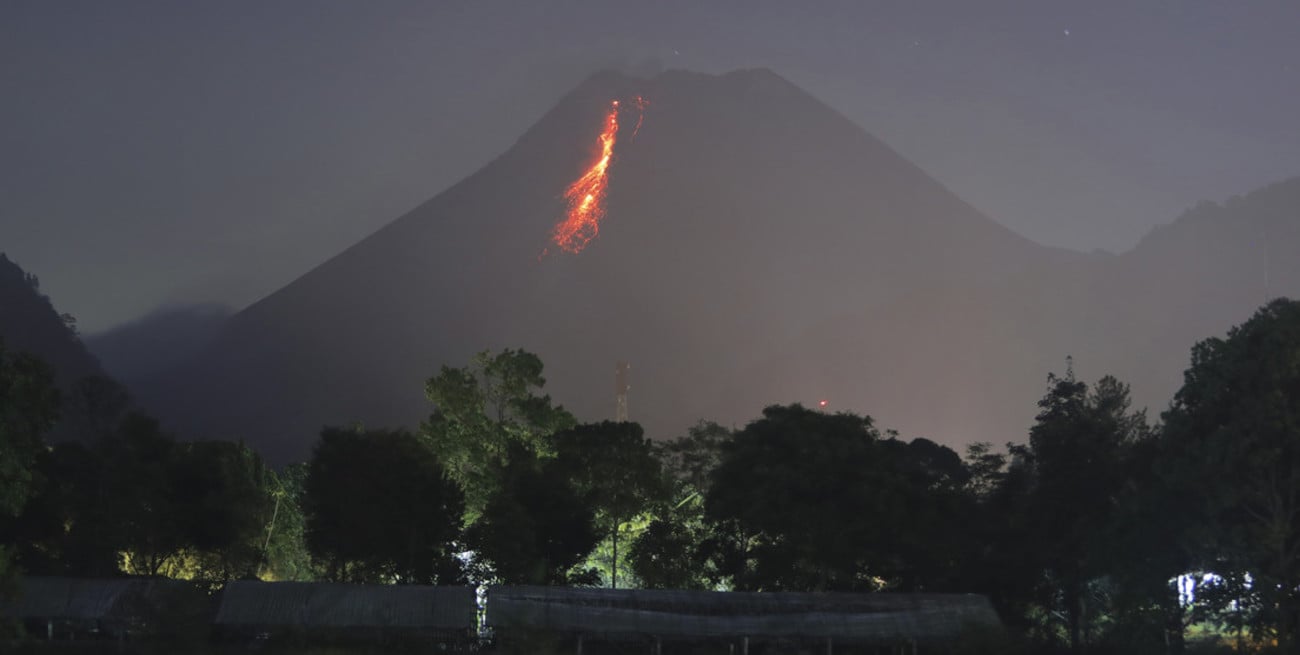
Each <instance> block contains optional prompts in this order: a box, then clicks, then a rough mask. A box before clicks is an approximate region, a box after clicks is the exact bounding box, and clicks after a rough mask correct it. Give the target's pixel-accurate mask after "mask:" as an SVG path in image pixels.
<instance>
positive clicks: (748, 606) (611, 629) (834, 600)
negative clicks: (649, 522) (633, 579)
mask: <svg viewBox="0 0 1300 655" xmlns="http://www.w3.org/2000/svg"><path fill="white" fill-rule="evenodd" d="M487 624H488V625H489V626H491V627H494V628H506V629H510V628H541V629H549V630H556V631H563V632H580V633H584V634H593V635H607V636H614V635H620V634H621V635H632V634H640V635H659V636H663V637H693V638H705V637H743V636H750V637H817V638H822V637H832V638H835V639H837V640H843V641H864V642H873V641H874V642H887V641H897V640H912V639H914V640H918V641H926V640H941V639H950V638H953V637H956V636H958V635H959V634H960V633H961V632H962V631H963V630H965V629H966V628H968V627H972V626H990V625H992V626H996V625H999V621H998V617H997V614H996V613H995V612H994V611H993V607H992V605H990V604H989V601H988V599H987V598H985V597H983V596H977V595H972V594H893V593H876V594H846V593H742V592H709V591H653V590H613V589H575V588H562V587H492V588H490V589H489V590H488V598H487Z"/></svg>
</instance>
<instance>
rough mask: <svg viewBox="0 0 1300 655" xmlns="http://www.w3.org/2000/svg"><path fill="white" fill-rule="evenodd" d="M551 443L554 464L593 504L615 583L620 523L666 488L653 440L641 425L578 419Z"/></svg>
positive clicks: (658, 497) (612, 583)
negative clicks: (607, 543) (609, 551)
mask: <svg viewBox="0 0 1300 655" xmlns="http://www.w3.org/2000/svg"><path fill="white" fill-rule="evenodd" d="M552 443H553V444H554V450H555V453H556V456H557V466H558V467H559V468H560V469H561V470H562V471H563V472H564V474H565V475H566V476H567V477H568V478H569V479H570V480H572V481H573V483H574V485H575V487H576V488H577V489H578V491H579V492H580V493H582V494H584V495H585V496H587V498H588V499H590V502H591V503H592V505H593V506H594V507H595V508H596V514H597V516H596V518H597V521H598V522H599V523H600V525H601V526H603V529H602V531H603V532H604V533H605V535H606V536H607V537H608V538H609V540H610V544H611V546H612V551H613V553H612V556H611V558H610V579H609V584H610V586H611V587H617V586H618V567H619V554H618V547H619V531H620V529H621V526H623V524H624V523H626V522H627V521H629V520H631V519H632V518H633V517H634V516H636V515H638V514H641V513H643V512H645V511H647V510H649V509H650V507H651V505H652V504H654V503H655V502H657V501H659V500H662V499H663V498H664V496H665V495H666V493H667V492H668V489H667V488H666V486H665V484H664V482H665V480H664V477H663V470H662V469H661V467H660V464H659V460H658V458H656V457H655V454H654V446H653V444H652V443H651V441H650V440H649V439H647V438H646V437H645V434H644V432H643V431H642V429H641V426H640V425H637V424H636V423H614V422H612V421H605V422H603V423H590V424H583V425H578V426H576V427H573V428H571V429H568V430H565V431H563V432H559V433H557V434H556V435H555V436H554V437H553V438H552Z"/></svg>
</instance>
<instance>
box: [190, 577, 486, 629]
mask: <svg viewBox="0 0 1300 655" xmlns="http://www.w3.org/2000/svg"><path fill="white" fill-rule="evenodd" d="M213 625H214V627H215V628H217V629H218V631H219V632H220V633H221V634H222V635H223V636H224V637H226V638H260V639H274V638H277V637H282V638H289V639H301V640H304V641H328V642H331V643H346V642H366V643H392V642H412V643H415V642H434V643H444V644H445V643H460V642H468V641H472V640H475V639H477V636H478V603H477V597H476V595H475V593H474V589H473V588H470V587H434V586H425V585H354V584H334V583H326V582H244V581H237V582H229V583H227V584H226V587H225V590H224V591H223V592H222V594H221V602H220V605H219V606H218V608H217V614H216V618H215V619H214V620H213Z"/></svg>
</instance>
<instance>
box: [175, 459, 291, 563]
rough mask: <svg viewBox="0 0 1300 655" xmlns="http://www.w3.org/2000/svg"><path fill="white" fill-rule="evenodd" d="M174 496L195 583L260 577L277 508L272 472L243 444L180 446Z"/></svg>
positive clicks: (176, 464)
mask: <svg viewBox="0 0 1300 655" xmlns="http://www.w3.org/2000/svg"><path fill="white" fill-rule="evenodd" d="M170 482H171V484H170V490H169V495H170V496H171V498H172V500H173V502H174V503H176V505H177V507H178V509H180V511H179V512H178V516H177V522H178V526H177V527H178V528H179V529H180V530H181V533H182V538H183V539H184V543H185V549H186V551H187V555H188V556H189V557H188V559H190V560H192V563H190V562H187V564H189V565H190V566H192V567H193V571H192V572H189V573H190V574H191V575H192V576H193V577H197V578H201V579H207V580H231V579H239V578H250V577H254V576H255V575H257V573H258V571H259V570H260V569H261V568H262V565H263V563H264V561H265V552H264V548H263V546H264V543H265V539H264V537H265V534H266V526H267V524H268V523H269V522H270V520H271V514H272V512H273V507H274V498H273V496H272V495H271V494H272V486H271V485H272V478H271V472H270V471H269V470H267V468H266V466H265V465H264V464H263V463H262V458H261V457H259V456H258V455H257V453H255V452H253V451H252V450H250V449H249V448H248V447H246V446H245V445H244V444H242V443H237V442H232V441H197V442H192V443H186V444H180V445H179V447H178V448H177V452H176V453H175V457H174V459H173V461H172V464H171V480H170Z"/></svg>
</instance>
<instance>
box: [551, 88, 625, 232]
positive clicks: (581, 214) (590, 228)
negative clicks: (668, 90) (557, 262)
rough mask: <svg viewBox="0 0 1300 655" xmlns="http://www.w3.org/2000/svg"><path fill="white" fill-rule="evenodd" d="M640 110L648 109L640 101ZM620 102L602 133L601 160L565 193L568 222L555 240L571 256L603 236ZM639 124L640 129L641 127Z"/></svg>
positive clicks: (613, 104) (612, 108) (559, 228)
mask: <svg viewBox="0 0 1300 655" xmlns="http://www.w3.org/2000/svg"><path fill="white" fill-rule="evenodd" d="M636 104H637V108H638V109H641V108H643V107H644V101H643V100H641V99H640V98H639V97H638V98H637V103H636ZM618 110H619V106H618V101H617V100H614V101H612V102H610V103H609V112H608V113H607V114H605V127H604V129H602V130H601V132H600V137H599V141H598V143H599V145H600V156H599V157H598V158H597V159H596V162H595V163H593V164H592V165H591V167H590V168H588V169H587V171H586V172H585V173H583V174H582V177H579V178H578V179H576V180H574V181H573V184H570V185H569V188H568V189H565V191H564V199H565V200H566V201H567V202H568V203H569V208H568V210H567V211H565V214H564V220H563V221H560V224H559V225H556V226H555V230H554V232H553V233H552V234H551V240H552V241H554V242H555V245H557V246H559V247H560V250H563V251H564V252H568V253H574V254H576V253H580V252H582V249H583V248H586V247H587V244H588V243H591V240H592V239H595V238H596V236H597V235H598V234H600V219H602V218H604V217H605V192H606V191H607V190H608V187H609V165H610V162H611V161H612V160H613V158H614V144H615V142H616V141H617V140H618ZM640 123H641V122H640V120H639V119H638V120H637V127H638V128H639V127H640Z"/></svg>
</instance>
